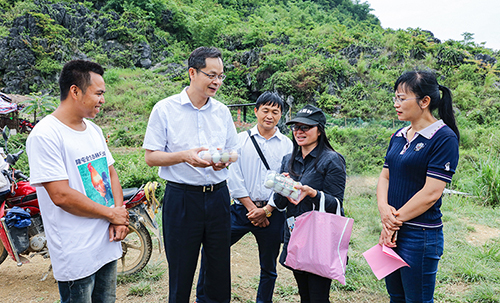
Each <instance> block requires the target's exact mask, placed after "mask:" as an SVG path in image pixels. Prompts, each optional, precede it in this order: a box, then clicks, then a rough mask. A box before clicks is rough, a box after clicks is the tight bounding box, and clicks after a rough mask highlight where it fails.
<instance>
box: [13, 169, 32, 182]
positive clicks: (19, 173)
mask: <svg viewBox="0 0 500 303" xmlns="http://www.w3.org/2000/svg"><path fill="white" fill-rule="evenodd" d="M14 178H16V179H21V180H28V179H29V178H28V176H26V175H25V174H23V172H22V171H20V170H16V171H15V172H14Z"/></svg>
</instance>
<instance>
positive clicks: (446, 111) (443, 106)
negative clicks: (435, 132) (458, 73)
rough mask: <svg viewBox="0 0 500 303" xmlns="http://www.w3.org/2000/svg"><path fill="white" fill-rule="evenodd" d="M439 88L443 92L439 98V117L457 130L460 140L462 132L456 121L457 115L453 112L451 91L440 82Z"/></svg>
mask: <svg viewBox="0 0 500 303" xmlns="http://www.w3.org/2000/svg"><path fill="white" fill-rule="evenodd" d="M438 89H439V90H440V91H441V92H442V93H443V95H442V97H441V98H440V99H439V102H438V103H439V104H438V114H439V117H440V118H441V119H443V122H444V123H445V124H446V125H448V127H449V128H451V129H452V130H453V131H454V132H455V134H456V135H457V138H458V140H460V132H459V131H458V127H457V123H456V121H455V115H454V114H453V105H452V101H451V91H450V89H449V88H447V87H446V86H442V85H439V84H438Z"/></svg>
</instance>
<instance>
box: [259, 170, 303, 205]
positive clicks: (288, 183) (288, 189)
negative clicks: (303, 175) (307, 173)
mask: <svg viewBox="0 0 500 303" xmlns="http://www.w3.org/2000/svg"><path fill="white" fill-rule="evenodd" d="M299 185H301V184H300V182H297V181H294V180H293V179H292V178H290V177H285V176H283V175H281V174H277V173H276V172H274V171H270V172H269V173H268V174H267V176H266V181H265V183H264V186H265V187H267V188H270V189H272V190H273V191H274V192H277V193H278V194H280V195H282V196H284V197H290V198H292V199H294V200H297V199H298V198H299V196H300V189H297V186H299Z"/></svg>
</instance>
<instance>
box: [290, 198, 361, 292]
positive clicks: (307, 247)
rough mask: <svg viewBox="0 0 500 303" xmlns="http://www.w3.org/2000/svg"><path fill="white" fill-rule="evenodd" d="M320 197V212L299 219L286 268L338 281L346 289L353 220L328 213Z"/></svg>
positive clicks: (293, 233)
mask: <svg viewBox="0 0 500 303" xmlns="http://www.w3.org/2000/svg"><path fill="white" fill-rule="evenodd" d="M320 193H321V198H320V206H319V211H315V210H312V211H309V212H306V213H303V214H302V215H300V216H298V217H297V218H296V220H295V226H294V228H293V231H292V233H291V236H290V241H289V242H288V251H287V257H286V261H285V264H286V265H287V266H289V267H291V268H293V269H296V270H302V271H306V272H310V273H313V274H316V275H318V276H321V277H325V278H330V279H335V280H337V281H339V282H340V283H342V285H345V271H346V265H347V250H348V248H349V240H350V238H351V232H352V226H353V223H354V220H353V219H351V218H346V217H342V216H341V215H340V202H339V201H338V200H337V212H336V214H331V213H327V212H325V196H324V194H323V192H320Z"/></svg>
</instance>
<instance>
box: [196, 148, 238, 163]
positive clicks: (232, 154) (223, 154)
mask: <svg viewBox="0 0 500 303" xmlns="http://www.w3.org/2000/svg"><path fill="white" fill-rule="evenodd" d="M198 156H199V157H200V158H201V159H203V160H206V161H208V162H214V163H219V162H220V163H232V162H236V160H238V153H237V152H236V151H234V150H218V149H216V150H204V151H201V152H199V153H198Z"/></svg>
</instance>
